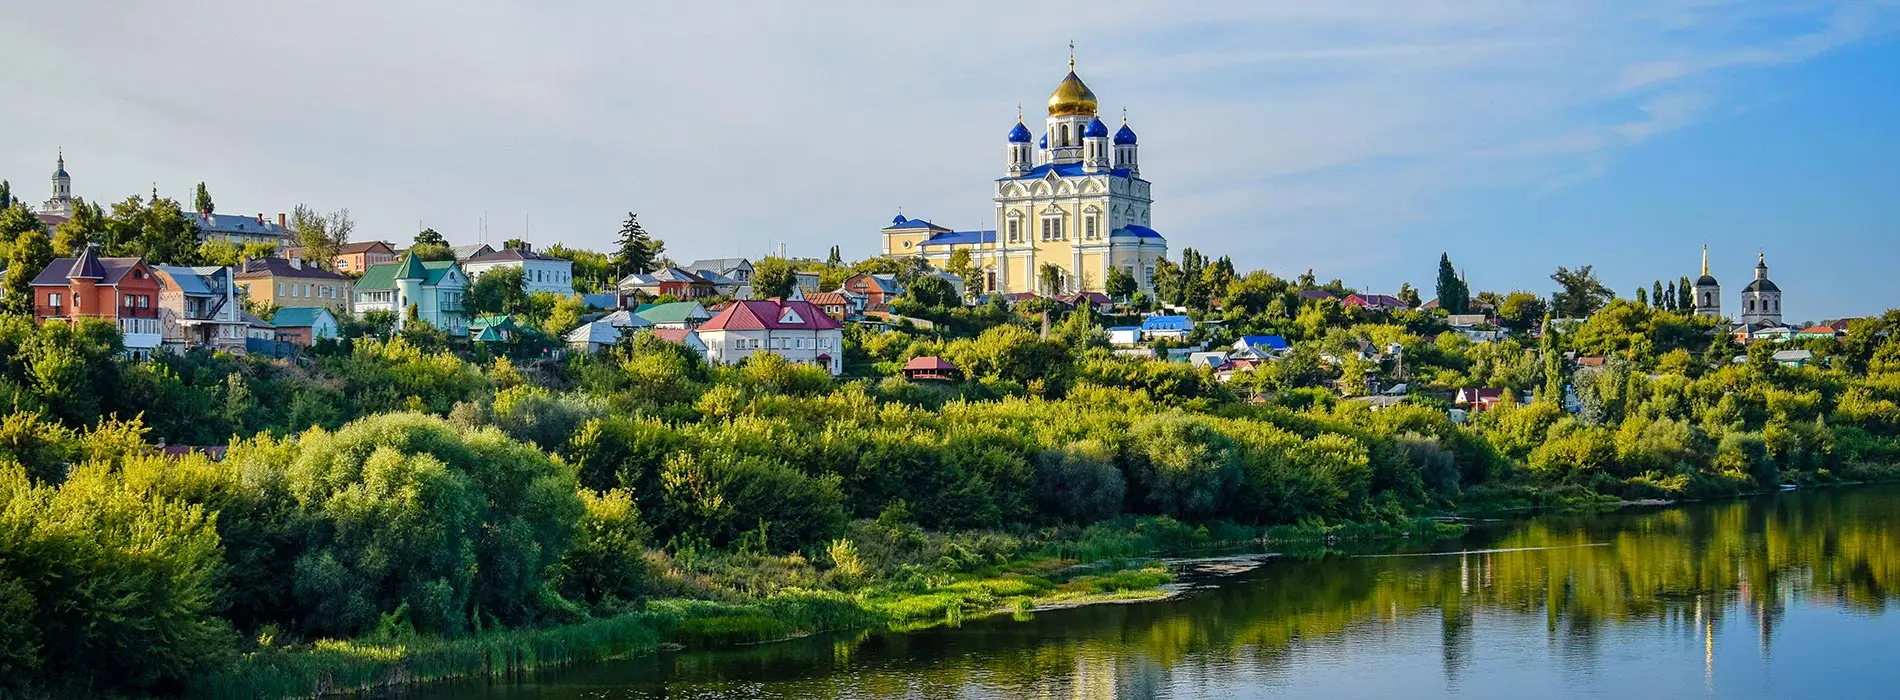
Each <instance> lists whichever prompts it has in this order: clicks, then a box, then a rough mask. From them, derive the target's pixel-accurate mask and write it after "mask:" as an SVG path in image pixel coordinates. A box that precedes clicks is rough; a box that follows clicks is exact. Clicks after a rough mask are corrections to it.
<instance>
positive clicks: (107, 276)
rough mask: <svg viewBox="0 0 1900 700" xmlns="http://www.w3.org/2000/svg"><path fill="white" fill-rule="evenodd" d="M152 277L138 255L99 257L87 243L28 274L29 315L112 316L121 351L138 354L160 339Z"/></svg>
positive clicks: (53, 318)
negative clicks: (30, 276) (122, 343)
mask: <svg viewBox="0 0 1900 700" xmlns="http://www.w3.org/2000/svg"><path fill="white" fill-rule="evenodd" d="M159 292H160V285H159V281H158V277H157V276H155V275H153V274H152V268H151V267H150V266H147V265H146V264H145V261H144V260H143V259H141V258H106V257H99V256H98V255H97V253H96V252H95V251H94V250H93V249H92V248H87V249H86V250H84V251H81V252H80V254H79V257H76V258H56V259H54V260H53V262H52V263H50V264H48V265H47V266H46V269H44V270H41V271H40V273H39V275H38V276H36V277H34V278H33V319H34V320H36V321H39V322H41V323H44V322H47V321H64V322H72V321H74V320H77V319H82V318H97V319H103V320H107V321H113V322H116V323H117V324H118V326H119V331H120V332H121V333H122V334H123V335H124V336H125V350H126V353H127V354H131V355H134V356H138V357H143V356H145V355H147V354H149V353H150V352H151V351H152V349H153V348H156V347H158V346H159V345H160V344H162V343H163V342H164V340H165V336H164V328H163V326H162V325H161V324H160V322H159V313H158V295H159Z"/></svg>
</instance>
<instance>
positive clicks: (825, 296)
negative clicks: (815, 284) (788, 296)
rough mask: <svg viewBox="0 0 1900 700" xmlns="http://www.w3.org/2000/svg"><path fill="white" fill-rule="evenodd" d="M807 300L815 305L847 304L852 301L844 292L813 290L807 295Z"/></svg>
mask: <svg viewBox="0 0 1900 700" xmlns="http://www.w3.org/2000/svg"><path fill="white" fill-rule="evenodd" d="M805 301H808V302H811V303H812V304H813V305H815V306H846V305H849V304H850V303H851V301H850V300H849V299H846V298H845V296H844V295H843V294H839V293H837V292H812V293H810V294H806V295H805Z"/></svg>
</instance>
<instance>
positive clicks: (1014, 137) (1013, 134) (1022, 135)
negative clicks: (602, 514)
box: [1009, 121, 1029, 143]
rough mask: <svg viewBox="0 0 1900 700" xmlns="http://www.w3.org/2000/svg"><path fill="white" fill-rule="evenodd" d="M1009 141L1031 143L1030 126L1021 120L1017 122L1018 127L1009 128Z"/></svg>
mask: <svg viewBox="0 0 1900 700" xmlns="http://www.w3.org/2000/svg"><path fill="white" fill-rule="evenodd" d="M1009 142H1010V143H1029V127H1026V126H1023V123H1022V122H1020V121H1019V122H1016V128H1014V129H1010V130H1009Z"/></svg>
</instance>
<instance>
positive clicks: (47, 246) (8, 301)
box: [0, 228, 53, 318]
mask: <svg viewBox="0 0 1900 700" xmlns="http://www.w3.org/2000/svg"><path fill="white" fill-rule="evenodd" d="M52 262H53V244H52V243H50V242H48V241H47V240H46V234H45V233H43V232H42V231H41V229H38V228H35V229H33V230H30V231H27V232H26V233H23V234H20V236H19V237H18V238H16V239H14V241H13V253H12V255H10V256H8V258H7V271H6V297H5V299H4V300H0V308H4V309H5V310H6V313H9V314H13V315H16V316H21V317H27V318H30V317H32V316H33V302H34V297H33V278H34V277H35V276H38V275H39V274H40V271H41V270H44V269H46V266H47V265H48V264H51V263H52Z"/></svg>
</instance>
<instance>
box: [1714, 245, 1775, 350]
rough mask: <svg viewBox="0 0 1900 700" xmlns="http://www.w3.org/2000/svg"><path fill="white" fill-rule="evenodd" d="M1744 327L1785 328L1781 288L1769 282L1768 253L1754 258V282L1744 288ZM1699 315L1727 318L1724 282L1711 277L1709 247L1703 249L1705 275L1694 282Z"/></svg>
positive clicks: (1742, 317) (1742, 323) (1742, 308)
mask: <svg viewBox="0 0 1900 700" xmlns="http://www.w3.org/2000/svg"><path fill="white" fill-rule="evenodd" d="M1741 312H1742V315H1741V325H1743V326H1745V327H1747V328H1749V329H1757V328H1766V327H1773V326H1781V325H1784V324H1783V323H1782V321H1781V287H1779V286H1776V285H1775V283H1774V280H1770V279H1768V254H1767V253H1765V252H1764V253H1757V254H1756V255H1755V279H1753V280H1750V281H1749V283H1748V286H1746V287H1743V288H1742V306H1741ZM1695 313H1696V315H1697V316H1709V317H1713V318H1724V316H1723V315H1722V283H1720V282H1717V281H1716V279H1715V277H1714V276H1713V275H1710V274H1709V247H1708V246H1702V276H1701V277H1698V278H1696V282H1695Z"/></svg>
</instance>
